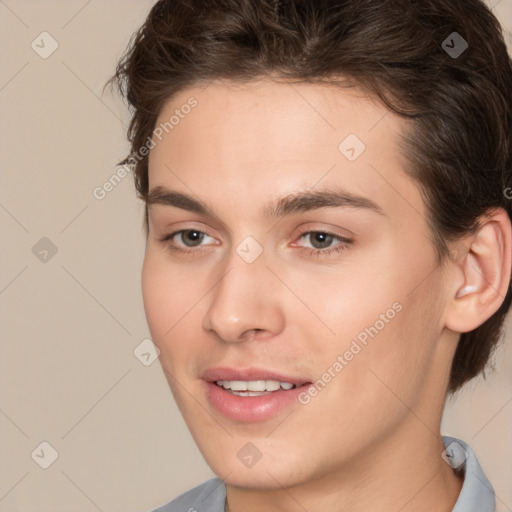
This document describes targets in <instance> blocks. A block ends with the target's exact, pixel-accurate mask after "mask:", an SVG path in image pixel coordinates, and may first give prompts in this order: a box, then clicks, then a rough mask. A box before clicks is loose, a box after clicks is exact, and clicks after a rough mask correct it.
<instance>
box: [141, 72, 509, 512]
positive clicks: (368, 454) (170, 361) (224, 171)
mask: <svg viewBox="0 0 512 512" xmlns="http://www.w3.org/2000/svg"><path fill="white" fill-rule="evenodd" d="M191 96H193V97H194V98H196V99H197V101H198V105H197V106H196V107H195V108H194V109H193V110H192V112H191V113H190V114H188V115H187V116H186V117H185V118H184V119H182V120H180V123H179V125H177V126H175V127H174V129H173V130H172V131H169V133H168V134H164V136H163V138H162V140H161V141H157V140H155V142H157V144H156V146H155V147H154V148H153V149H151V152H150V159H149V186H150V190H153V189H154V188H155V187H157V186H162V187H166V188H168V189H171V190H174V191H178V192H181V193H184V194H187V195H190V196H192V197H193V198H195V199H200V200H201V201H203V202H204V203H206V204H207V205H208V206H209V208H210V209H211V210H212V211H213V212H214V213H215V217H208V216H205V215H202V214H197V213H194V212H190V211H187V210H185V209H181V208H177V207H174V206H166V205H161V204H151V205H150V206H149V233H148V238H147V245H146V253H145V260H144V265H143V273H142V288H143V298H144V305H145V311H146V316H147V320H148V325H149V328H150V331H151V335H152V339H153V341H154V343H155V344H156V345H157V346H158V348H159V349H160V351H161V355H160V361H161V365H162V368H163V370H164V372H165V375H166V378H167V380H168V382H169V385H170V387H171V390H172V392H173V395H174V397H175V399H176V401H177V404H178V406H179V408H180V410H181V412H182V414H183V417H184V419H185V421H186V423H187V425H188V427H189V429H190V431H191V433H192V435H193V437H194V439H195V441H196V443H197V444H198V447H199V449H200V450H201V452H202V454H203V456H204V457H205V459H206V461H207V462H208V464H209V465H210V466H211V468H212V469H213V471H214V472H215V473H216V474H217V475H219V477H221V478H222V479H224V482H225V484H226V487H227V508H226V509H227V510H230V511H231V512H241V511H244V512H251V511H260V510H267V511H274V510H280V511H302V510H304V509H306V510H308V511H309V512H314V511H320V510H340V511H341V510H347V511H348V510H350V511H351V512H363V511H373V510H379V511H381V512H387V511H389V512H391V511H393V512H396V511H397V510H401V511H415V512H418V511H420V512H421V511H431V510H436V511H447V512H448V511H451V510H452V508H453V506H454V504H455V502H456V500H457V496H458V494H459V492H460V489H461V485H462V481H461V480H460V479H459V478H457V477H456V476H455V473H454V472H453V470H452V469H451V467H450V466H449V465H448V464H447V463H446V462H445V461H444V460H443V459H442V458H441V453H442V452H443V450H444V445H443V444H442V440H441V436H440V422H441V416H442V411H443V407H444V402H445V396H446V389H447V385H448V377H449V371H450V365H451V361H452V359H453V355H454V352H455V349H456V345H457V341H458V338H459V333H460V332H466V331H469V330H472V329H474V328H475V327H476V326H478V325H480V324H481V323H482V322H484V321H485V320H486V319H487V318H489V317H490V316H491V315H492V313H494V312H495V311H496V310H497V309H498V307H499V305H500V304H501V302H502V300H503V297H504V296H505V291H506V286H507V283H508V280H509V279H510V271H509V269H510V266H511V265H510V245H511V242H510V241H511V235H510V222H509V220H508V217H507V216H506V214H505V213H504V212H503V211H497V212H495V213H494V214H493V215H492V216H489V217H488V218H486V220H485V222H484V223H483V225H482V227H481V229H480V231H479V232H477V233H476V234H474V235H470V236H469V235H468V237H465V238H464V239H463V240H462V241H461V245H459V246H458V247H459V249H460V248H461V247H462V253H459V255H460V254H462V257H459V258H458V259H457V260H450V261H449V263H448V264H447V265H445V266H444V267H441V266H439V265H437V264H436V258H435V252H434V248H433V247H432V244H431V241H430V238H429V231H428V228H427V224H426V213H425V205H424V203H423V200H422V197H421V195H420V192H419V190H418V188H417V186H416V184H415V183H414V182H413V181H412V180H411V179H410V178H409V177H408V176H407V175H406V174H405V172H404V169H405V168H406V166H407V163H406V161H405V159H404V158H403V156H402V155H401V153H400V151H399V149H398V142H399V137H400V134H402V133H404V132H405V131H406V130H407V128H408V125H407V124H406V122H407V121H405V120H403V119H400V118H398V117H396V116H395V115H393V114H392V113H390V112H388V111H387V110H386V109H385V107H384V106H382V105H380V104H379V103H378V102H377V101H374V100H372V99H371V98H369V97H367V96H366V95H365V94H364V93H363V92H361V91H358V90H356V89H350V90H347V89H331V88H327V87H325V86H321V85H310V84H309V85H308V84H302V85H296V84H295V85H293V86H291V85H290V84H286V83H274V82H272V81H270V80H268V79H266V80H261V81H254V82H250V83H246V84H245V85H235V84H228V83H226V82H218V81H215V82H212V83H211V84H210V85H209V86H208V87H207V88H204V86H203V87H191V88H189V89H186V90H184V91H182V92H181V93H180V94H179V95H177V96H176V97H174V98H173V99H172V101H169V102H168V103H167V104H166V105H165V106H164V107H163V108H162V110H161V112H160V115H159V119H158V121H157V125H158V124H159V123H161V122H165V121H166V120H168V119H169V117H170V116H171V115H172V114H173V113H174V111H175V109H176V108H180V106H181V105H183V104H184V103H186V101H187V100H188V99H189V98H190V97H191ZM350 133H352V134H356V135H357V136H358V137H359V139H361V140H362V141H363V142H364V144H365V145H366V150H365V151H364V152H363V153H362V154H361V155H360V156H359V157H358V158H357V160H355V161H353V162H350V161H349V160H347V158H345V156H344V155H343V154H342V153H341V152H340V151H339V150H338V145H339V144H340V142H341V141H343V140H344V139H345V137H346V136H347V135H348V134H350ZM332 186H338V187H343V188H345V189H346V190H348V191H350V192H352V193H354V194H358V195H362V196H364V197H366V198H369V199H371V200H372V201H374V202H375V203H377V204H378V205H379V206H380V208H381V209H382V211H383V212H384V215H380V214H378V213H375V212H373V211H371V210H368V209H363V208H353V207H338V208H333V207H330V208H322V209H317V210H311V211H305V212H298V213H294V214H292V215H288V216H286V217H282V218H277V219H268V218H267V217H265V216H264V214H263V212H262V208H263V206H264V205H266V204H268V202H269V201H270V202H272V201H275V200H277V199H278V198H281V197H283V196H286V195H289V194H295V193H298V192H304V191H307V190H320V189H322V188H328V187H332ZM182 229H189V230H199V231H201V232H204V233H206V236H205V237H204V238H203V239H202V241H201V242H200V246H195V247H194V246H193V247H187V246H186V245H185V243H186V242H187V240H185V242H184V241H183V238H181V237H180V236H179V235H176V236H174V238H172V239H171V240H168V241H166V242H162V241H161V239H162V238H164V237H165V236H166V235H169V234H172V233H174V232H176V231H179V230H182ZM322 230H323V231H324V232H325V231H327V232H332V233H334V234H335V235H337V236H341V237H346V238H350V239H352V240H353V243H352V244H347V245H345V247H344V249H343V250H341V251H339V252H335V251H334V252H332V253H331V254H328V255H326V254H323V255H322V254H320V255H313V254H311V248H313V247H315V246H314V245H313V244H315V241H316V242H317V239H315V236H313V235H305V236H301V233H304V232H305V233H307V232H308V231H317V232H322ZM247 236H252V237H253V238H254V239H255V240H257V242H258V243H259V244H260V246H261V247H262V248H263V253H262V254H261V255H260V256H259V257H258V258H257V259H256V260H255V261H254V262H253V263H250V264H249V263H247V262H246V261H244V260H243V259H242V258H241V257H240V256H239V254H237V252H236V248H237V246H238V245H239V244H240V243H241V242H242V241H243V240H244V239H245V238H246V237H247ZM340 244H341V242H339V241H338V240H336V239H334V240H333V241H332V243H331V245H330V246H327V248H326V249H321V250H323V251H326V250H329V249H333V248H335V247H339V246H340ZM171 247H175V248H185V249H187V248H188V249H189V250H191V251H192V252H189V253H183V252H179V251H176V250H172V249H171ZM317 247H318V242H317ZM464 248H465V250H464ZM457 250H458V249H457ZM467 285H471V286H472V287H473V288H472V291H470V292H469V293H468V292H466V293H465V294H463V295H462V296H460V297H458V294H460V290H462V289H464V287H465V286H467ZM396 302H399V303H400V304H401V306H402V309H401V311H400V312H399V313H397V314H396V315H395V317H394V318H393V319H392V320H390V321H389V322H388V323H386V325H385V327H384V328H383V329H381V330H380V331H379V333H378V335H377V336H375V337H374V338H373V339H369V341H368V344H367V346H365V347H364V348H363V350H361V351H360V352H359V353H358V354H357V356H355V357H354V358H353V359H352V360H351V361H349V362H348V364H347V365H346V366H345V367H344V368H343V370H342V371H341V372H339V373H337V374H336V376H335V377H334V378H332V380H331V382H329V383H328V385H326V386H325V388H324V389H322V390H321V392H319V393H318V394H317V396H315V397H313V398H311V400H310V402H309V403H308V404H307V405H303V404H301V403H299V402H297V403H294V404H293V405H292V406H291V407H289V408H287V409H286V410H285V411H284V412H282V413H280V414H277V415H276V416H274V417H272V418H270V419H268V420H265V421H260V422H252V423H251V422H250V423H248V422H241V421H233V420H229V419H227V418H226V417H224V416H222V415H221V414H219V413H218V412H217V411H216V410H215V409H214V408H213V407H212V406H211V405H210V403H209V402H208V401H207V399H206V395H205V391H204V383H203V381H202V380H201V374H202V372H203V371H204V370H205V369H206V368H209V367H212V366H234V367H248V366H257V367H262V368H267V369H271V370H274V371H278V372H280V373H285V374H289V375H295V376H303V377H305V380H308V381H311V382H313V381H315V380H316V379H319V378H320V377H321V376H322V374H323V373H324V372H326V371H327V370H328V369H329V368H330V367H332V365H333V363H334V362H335V361H336V360H337V357H338V356H339V355H340V354H344V352H345V351H346V350H348V349H349V348H350V344H351V342H352V340H353V339H355V337H356V336H357V335H358V334H359V333H360V332H361V331H363V330H364V329H365V327H368V326H371V325H374V324H375V322H376V320H378V319H379V318H380V315H381V314H383V313H385V312H386V310H388V309H389V308H391V307H392V305H393V304H394V303H396ZM247 442H251V443H253V444H254V445H255V446H256V447H257V449H258V450H259V451H260V452H261V454H262V457H261V459H260V460H259V461H258V462H257V463H256V464H255V465H254V466H252V467H250V468H248V467H246V466H245V465H244V464H242V462H241V461H240V459H239V458H238V457H237V452H238V451H239V450H240V449H241V448H242V447H243V446H244V445H245V444H246V443H247Z"/></svg>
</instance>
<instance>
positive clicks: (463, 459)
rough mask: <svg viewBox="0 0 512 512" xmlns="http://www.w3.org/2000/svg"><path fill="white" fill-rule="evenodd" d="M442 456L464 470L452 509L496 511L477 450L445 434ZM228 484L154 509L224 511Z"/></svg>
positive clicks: (208, 485) (207, 486) (213, 483)
mask: <svg viewBox="0 0 512 512" xmlns="http://www.w3.org/2000/svg"><path fill="white" fill-rule="evenodd" d="M442 439H443V444H444V446H445V451H444V452H443V455H442V456H443V458H444V459H445V460H446V462H447V463H448V464H450V465H451V466H452V467H453V468H458V470H462V471H464V482H463V484H462V489H461V491H460V494H459V497H458V499H457V502H456V503H455V507H454V508H453V510H452V512H496V500H495V495H494V489H493V487H492V485H491V484H490V482H489V480H487V477H486V476H485V474H484V472H483V471H482V468H481V467H480V464H479V463H478V460H477V458H476V455H475V452H474V451H473V450H472V449H471V447H470V446H469V445H468V444H466V443H465V442H464V441H461V440H460V439H456V438H454V437H450V436H442ZM225 503H226V486H225V485H224V483H223V482H222V480H220V479H219V478H212V479H211V480H208V481H207V482H205V483H203V484H201V485H198V486H197V487H194V488H193V489H191V490H190V491H187V492H186V493H184V494H182V495H181V496H178V497H177V498H175V499H174V500H173V501H171V502H170V503H167V505H163V506H161V507H159V508H157V509H156V510H153V512H224V507H225Z"/></svg>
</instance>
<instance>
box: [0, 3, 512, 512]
mask: <svg viewBox="0 0 512 512" xmlns="http://www.w3.org/2000/svg"><path fill="white" fill-rule="evenodd" d="M152 4H153V1H148V0H108V1H99V0H96V1H86V0H80V1H66V2H64V1H56V0H46V1H40V0H39V1H35V0H25V1H22V0H18V1H14V0H5V1H1V2H0V34H1V36H0V37H1V40H2V47H3V51H2V61H1V67H0V106H1V109H2V117H1V121H0V123H1V131H0V135H1V136H0V148H1V153H0V154H1V155H2V178H1V180H2V181H1V188H0V229H1V233H2V263H1V266H0V307H1V313H0V315H1V317H0V321H1V326H2V327H1V328H2V342H1V347H0V511H2V512H94V511H98V510H100V511H102V512H121V511H122V512H144V511H148V510H151V509H153V508H155V507H156V506H157V505H160V504H162V503H164V502H167V501H169V500H170V499H171V498H173V497H175V496H176V495H178V494H179V493H181V492H183V491H185V490H186V489H188V488H190V487H191V486H193V485H195V484H198V483H200V482H202V481H204V480H206V479H208V478H210V477H212V476H213V474H212V472H211V470H210V469H209V468H208V467H207V465H206V464H205V462H204V461H203V459H202V457H201V455H200V453H199V451H198V450H197V448H196V447H195V445H194V443H193V441H192V439H191V436H190V435H189V433H188V430H187V429H186V427H185V425H184V422H183V420H182V418H181V416H180V414H179V412H178V410H177V408H176V406H175V404H174V402H173V399H172V397H171V394H170V391H169V388H168V386H167V382H166V381H165V379H164V376H163V373H162V371H161V368H160V365H159V364H158V361H156V362H155V363H154V364H152V365H150V366H144V365H143V364H142V363H141V362H140V361H139V360H138V359H137V358H136V357H135V355H134V353H133V351H134V350H135V349H136V347H137V346H138V345H139V344H140V343H141V342H142V340H144V339H145V338H149V337H150V336H149V331H148V328H147V325H146V320H145V316H144V310H143V304H142V298H141V290H140V271H141V264H142V259H143V254H144V235H143V230H142V218H143V217H142V214H143V209H142V204H141V203H140V202H139V201H138V200H137V199H136V197H135V192H134V187H133V180H132V177H131V176H130V175H128V176H126V177H125V178H124V179H122V180H121V182H120V183H119V184H118V185H117V186H116V187H115V188H113V190H111V191H110V192H109V193H108V194H107V195H106V196H105V198H103V199H96V198H95V197H94V195H93V191H94V190H95V188H97V187H101V186H102V185H103V184H104V183H105V182H106V181H107V180H108V179H109V178H110V177H111V176H112V175H113V174H114V173H115V172H116V170H117V167H116V163H117V162H118V161H119V160H120V159H121V158H122V157H124V156H125V155H126V154H127V152H128V144H127V142H126V140H125V131H126V125H127V122H128V119H129V118H128V113H127V111H126V109H125V107H124V106H123V105H122V103H121V102H120V100H119V99H117V98H115V97H112V96H111V95H109V94H105V95H103V96H102V87H103V84H104V83H105V81H106V79H107V78H108V77H109V76H110V75H111V74H112V72H113V70H114V67H115V64H116V60H117V58H118V57H119V56H120V55H121V53H122V51H123V50H124V48H125V46H126V44H127V42H128V40H129V37H130V36H131V34H132V32H133V31H134V30H135V29H136V28H137V27H138V26H139V25H140V24H141V23H142V21H143V19H144V17H145V15H146V13H147V11H148V9H149V8H150V6H151V5H152ZM493 5H496V7H495V10H496V13H497V15H498V17H499V18H500V19H501V20H502V22H503V23H504V25H505V27H506V29H507V30H508V38H509V42H510V41H511V37H510V31H512V0H501V1H498V2H496V1H495V0H494V1H493ZM42 32H48V33H49V34H50V35H51V37H52V38H53V39H54V40H55V41H56V42H57V44H58V48H57V50H56V51H55V52H54V53H53V54H52V55H50V56H49V57H48V58H46V59H44V58H42V57H41V56H40V54H39V53H36V51H35V50H34V49H33V48H32V47H31V43H32V42H33V41H34V40H35V41H36V43H35V44H38V45H39V46H37V47H36V48H38V51H39V52H44V51H49V50H50V49H51V44H53V43H52V41H51V40H50V39H49V38H48V36H40V34H41V33H42ZM42 37H43V38H45V39H44V43H43V44H42V43H41V42H40V41H41V38H42ZM38 41H39V42H38ZM41 239H43V240H41ZM47 239H48V240H47ZM34 246H35V249H33V248H34ZM55 250H56V251H57V252H56V253H55V254H52V251H53V252H55ZM45 251H48V252H47V253H46V252H45ZM34 253H36V254H34ZM41 258H43V260H44V259H45V258H46V261H41ZM511 432H512V336H511V332H510V328H509V329H508V331H507V336H506V341H505V343H504V344H503V345H502V347H501V348H500V349H499V351H498V353H497V357H496V372H495V373H491V374H490V375H489V377H488V379H487V380H483V379H482V378H479V379H477V380H475V381H474V382H473V383H472V384H471V385H470V386H467V387H466V388H465V390H464V391H463V392H462V393H461V394H460V395H459V396H458V397H457V398H456V399H455V400H450V401H449V402H448V405H447V410H446V414H445V417H444V420H443V430H442V433H443V434H448V435H453V436H456V437H460V438H461V439H463V440H465V441H467V442H468V443H469V444H470V445H471V446H472V447H473V448H474V450H475V451H476V453H477V455H478V457H479V459H480V462H481V464H482V466H483V468H484V470H485V472H486V473H487V475H488V477H489V479H490V480H491V482H492V483H493V485H494V487H495V490H496V494H497V505H498V511H501V512H503V511H506V510H512V508H511V507H512V463H511V461H512V439H511V435H510V433H511ZM42 442H47V443H49V444H50V445H51V446H52V447H53V448H54V449H55V450H56V451H57V453H58V458H57V460H56V461H55V462H54V463H53V464H52V465H51V466H50V467H49V468H48V469H42V468H41V467H40V466H39V465H38V464H37V463H36V460H37V454H38V453H39V454H40V455H41V453H44V456H40V457H39V461H41V460H42V459H43V458H44V457H48V456H50V455H51V451H50V449H49V448H47V447H45V446H44V445H43V447H42V448H41V447H40V444H41V443H42ZM41 449H43V452H41ZM34 450H35V454H36V455H34V458H33V457H32V456H31V454H32V453H33V452H34Z"/></svg>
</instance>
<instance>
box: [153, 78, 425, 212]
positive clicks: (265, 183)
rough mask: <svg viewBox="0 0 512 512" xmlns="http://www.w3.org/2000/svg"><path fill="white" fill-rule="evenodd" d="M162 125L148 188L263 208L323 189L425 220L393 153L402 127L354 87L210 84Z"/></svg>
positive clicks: (176, 100) (181, 102) (176, 104)
mask: <svg viewBox="0 0 512 512" xmlns="http://www.w3.org/2000/svg"><path fill="white" fill-rule="evenodd" d="M194 103H195V106H194V107H193V108H188V106H187V105H190V104H194ZM172 116H174V119H173V121H174V123H172V128H170V127H169V124H170V123H169V120H170V119H171V117H172ZM178 118H179V121H178ZM176 121H178V122H176ZM165 123H167V130H166V129H165V127H166V124H165ZM159 126H160V127H164V130H162V133H161V135H160V138H161V140H159V139H154V140H155V142H156V146H155V147H154V148H153V149H152V150H151V152H150V160H149V181H150V188H151V187H154V186H159V185H160V186H162V185H163V186H167V187H169V186H172V187H173V188H181V190H183V183H186V185H187V187H188V188H191V189H192V190H193V191H194V192H195V193H197V194H198V195H200V196H202V197H205V195H206V194H207V195H208V198H209V199H211V202H214V201H216V200H217V199H218V200H219V201H222V197H219V198H216V190H219V186H220V184H222V187H223V191H224V194H223V195H224V197H225V196H226V192H228V193H229V192H233V193H236V194H237V197H238V198H240V197H242V196H243V195H244V194H245V195H246V199H248V200H249V201H256V200H258V199H261V201H263V200H264V199H265V200H266V199H268V197H269V196H271V195H274V194H275V195H276V196H282V195H284V194H286V193H290V192H293V191H294V190H305V189H310V188H311V187H314V186H316V185H317V184H319V183H321V184H322V185H323V186H329V185H341V186H343V187H344V188H346V189H348V190H349V191H352V192H353V193H356V194H365V195H367V196H368V197H378V198H379V199H380V204H381V205H382V206H383V209H385V208H386V206H387V207H390V208H394V209H395V210H397V209H402V210H403V212H402V213H404V212H406V211H407V210H411V208H415V209H416V210H417V211H418V212H420V213H421V212H423V204H422V199H421V197H420V194H419V191H418V190H417V187H416V184H415V183H414V182H413V181H412V180H411V179H410V178H409V177H408V176H407V175H406V174H405V172H404V165H405V164H404V159H403V157H402V154H401V152H400V150H399V145H398V143H399V140H400V136H401V134H403V133H405V131H406V130H407V128H408V126H407V122H406V121H405V120H403V119H401V118H399V117H397V116H396V115H394V114H392V113H391V112H389V111H388V110H387V109H386V108H385V106H383V105H382V104H381V103H379V102H378V101H377V100H375V99H373V98H372V97H370V96H368V95H367V94H365V93H364V92H363V91H361V90H358V89H356V88H350V89H348V88H340V87H333V86H325V85H319V84H292V83H276V82H273V81H270V80H260V81H254V82H248V83H244V84H238V83H233V82H226V81H213V82H210V83H209V84H207V85H203V86H197V87H190V88H187V89H184V90H182V91H181V92H180V93H179V94H178V95H176V96H175V97H173V98H172V99H171V100H170V101H168V102H167V103H166V104H165V105H164V107H163V108H162V110H161V112H160V114H159V116H158V120H157V123H156V128H158V127H159ZM171 170H172V172H171ZM232 201H235V199H232ZM410 213H411V212H410V211H409V215H410Z"/></svg>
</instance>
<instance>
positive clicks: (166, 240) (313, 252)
mask: <svg viewBox="0 0 512 512" xmlns="http://www.w3.org/2000/svg"><path fill="white" fill-rule="evenodd" d="M187 231H196V232H197V233H201V234H205V235H207V236H209V235H208V234H207V233H205V232H204V231H200V230H198V229H197V230H196V229H180V230H179V231H174V232H173V233H170V234H169V235H166V236H164V237H163V238H161V239H160V242H162V243H163V244H164V245H165V246H166V247H167V248H168V249H169V250H171V251H176V252H181V253H183V254H191V253H196V254H197V253H201V252H203V250H204V248H201V246H198V248H197V249H191V248H183V247H178V246H176V245H174V244H173V243H172V242H171V241H172V239H173V238H174V237H175V236H176V235H179V234H180V233H185V232H187ZM318 233H321V234H323V235H328V236H332V237H333V239H334V240H337V241H338V242H341V243H340V244H338V245H336V246H334V247H332V248H327V249H315V248H312V247H301V248H299V250H301V251H308V252H309V256H317V257H318V256H329V255H332V254H334V253H341V252H342V251H344V250H345V249H347V248H348V246H349V245H351V244H353V243H354V241H353V240H350V239H349V238H345V237H342V236H339V235H335V234H334V233H331V232H330V231H323V230H317V231H312V230H309V231H303V232H302V233H300V235H299V237H298V239H299V240H300V239H301V238H302V237H304V236H305V235H311V234H318Z"/></svg>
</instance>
